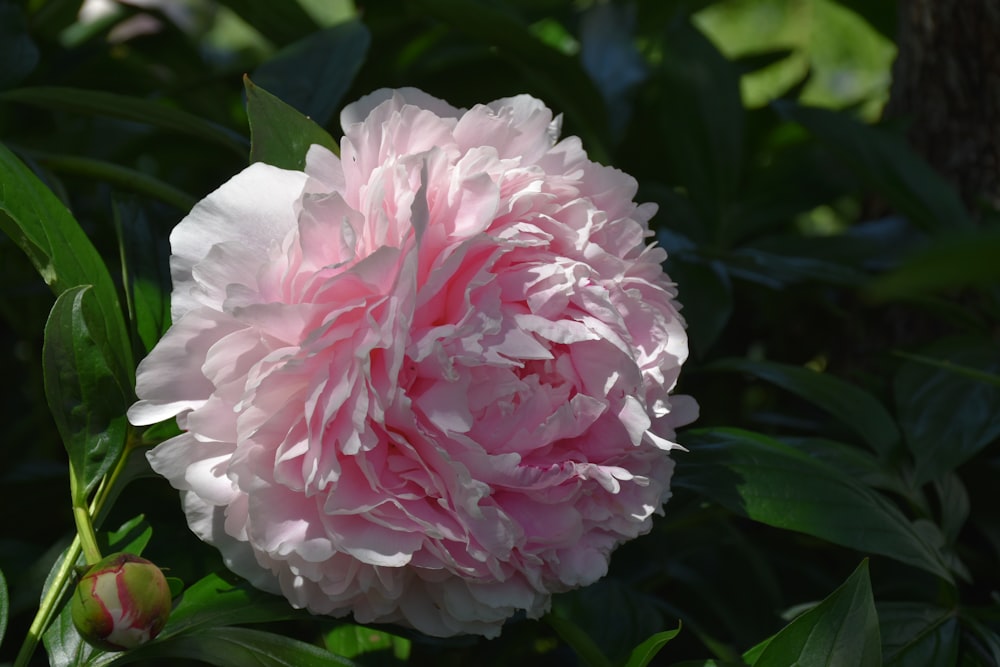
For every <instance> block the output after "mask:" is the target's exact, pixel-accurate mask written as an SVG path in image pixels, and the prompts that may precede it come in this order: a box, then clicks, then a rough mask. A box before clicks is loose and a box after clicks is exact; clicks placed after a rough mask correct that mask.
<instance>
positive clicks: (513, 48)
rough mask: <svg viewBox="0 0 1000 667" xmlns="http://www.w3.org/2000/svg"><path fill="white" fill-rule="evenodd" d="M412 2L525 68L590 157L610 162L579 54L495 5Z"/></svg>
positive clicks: (600, 109) (598, 103)
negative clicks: (558, 45)
mask: <svg viewBox="0 0 1000 667" xmlns="http://www.w3.org/2000/svg"><path fill="white" fill-rule="evenodd" d="M412 4H413V5H414V6H415V7H416V8H417V9H419V10H421V11H422V12H423V13H425V14H428V15H430V16H433V17H435V18H437V19H440V20H442V21H444V22H445V23H447V24H448V25H449V26H451V27H452V28H454V29H456V30H459V31H461V32H464V33H466V34H468V35H470V36H472V37H474V38H475V39H477V40H480V41H482V42H485V43H487V44H490V45H491V46H493V47H494V48H495V49H496V51H497V54H498V55H499V56H500V57H502V58H504V59H506V60H507V61H509V62H510V63H511V64H513V65H514V66H515V67H517V68H518V69H519V70H520V71H521V73H522V75H523V76H524V78H525V80H526V81H528V82H530V83H531V84H533V86H534V87H535V88H537V90H538V91H542V92H544V94H545V95H546V97H547V99H548V100H549V101H550V102H551V103H552V105H553V106H554V107H555V109H556V110H557V111H559V112H562V113H564V114H565V115H566V118H567V120H569V121H570V122H572V124H573V125H574V126H575V128H576V129H577V130H578V131H579V133H580V137H581V139H582V140H583V145H584V147H585V148H586V149H587V153H588V154H589V155H590V157H591V159H594V160H596V161H598V162H607V160H608V155H609V153H608V146H607V144H608V131H609V130H608V127H609V126H608V118H607V110H606V109H605V107H604V103H603V101H602V98H601V93H600V91H598V89H597V86H596V85H594V82H593V81H592V80H591V79H590V77H589V76H588V75H587V73H586V72H585V71H584V69H583V67H582V66H581V65H580V61H579V59H578V58H575V57H573V56H568V55H566V54H565V53H562V52H560V51H558V50H556V49H554V48H552V47H551V46H549V45H548V44H546V43H545V42H543V41H541V40H540V39H539V38H538V37H536V36H535V35H534V34H532V33H531V31H530V30H528V28H527V26H525V25H524V24H523V23H521V22H520V21H518V20H517V19H516V18H514V17H512V16H511V15H510V14H508V13H506V12H504V11H501V10H500V9H497V8H495V7H494V6H493V5H491V4H486V3H475V2H468V1H467V0H414V1H413V3H412Z"/></svg>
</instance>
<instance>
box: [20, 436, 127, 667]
mask: <svg viewBox="0 0 1000 667" xmlns="http://www.w3.org/2000/svg"><path fill="white" fill-rule="evenodd" d="M136 444H137V440H136V439H134V438H133V433H132V430H131V429H129V435H128V439H127V440H126V441H125V447H124V448H123V450H122V454H121V456H120V457H119V458H118V462H117V463H116V465H115V467H114V469H113V470H112V472H111V474H110V475H107V474H106V475H105V476H104V479H102V480H101V483H100V485H99V486H98V488H97V493H96V494H95V496H94V500H93V502H91V503H90V507H85V506H84V507H80V506H78V503H77V502H76V496H77V489H76V475H75V474H73V470H72V469H71V470H70V482H69V484H70V492H71V494H72V495H73V498H74V506H73V518H74V520H75V521H76V536H75V537H74V538H73V542H72V543H71V544H70V545H69V549H68V550H67V551H66V556H65V558H63V561H62V563H60V565H59V569H58V570H57V571H56V573H55V576H53V578H52V584H51V585H50V586H49V588H48V590H46V591H45V594H44V595H43V596H42V601H41V602H40V603H39V605H38V612H37V613H36V614H35V618H34V619H33V620H32V621H31V627H29V628H28V634H27V635H26V636H25V638H24V643H23V644H21V650H20V651H19V652H18V654H17V658H16V659H15V660H14V667H27V665H28V663H29V662H30V661H31V656H32V655H34V653H35V649H36V648H38V643H39V642H40V641H41V640H42V634H43V633H44V632H45V630H46V628H48V627H49V624H50V623H52V619H53V618H54V617H55V614H56V613H57V610H58V608H59V607H60V602H61V601H62V599H63V595H64V594H65V591H66V588H67V587H68V586H69V584H70V582H71V579H72V576H73V571H74V567H75V565H76V561H77V560H78V559H79V558H80V554H81V552H82V553H83V554H85V558H86V560H87V563H88V564H91V563H96V562H97V561H99V560H100V559H101V551H100V549H99V548H98V546H97V536H96V534H95V532H94V523H93V521H92V520H91V517H96V516H98V515H99V513H100V511H101V509H102V508H103V506H104V504H105V503H106V502H107V501H108V500H109V499H110V498H113V497H114V493H115V489H114V487H115V484H116V483H117V482H118V480H119V478H120V477H121V473H122V471H123V470H124V469H125V464H126V462H127V461H128V458H129V455H130V454H131V452H132V450H133V449H134V447H135V445H136Z"/></svg>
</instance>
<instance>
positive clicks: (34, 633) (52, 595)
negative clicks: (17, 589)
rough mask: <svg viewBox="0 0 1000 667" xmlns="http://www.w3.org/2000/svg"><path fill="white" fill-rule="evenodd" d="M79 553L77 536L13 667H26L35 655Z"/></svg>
mask: <svg viewBox="0 0 1000 667" xmlns="http://www.w3.org/2000/svg"><path fill="white" fill-rule="evenodd" d="M80 551H81V546H80V536H79V535H77V536H76V537H75V538H74V539H73V543H72V544H70V545H69V549H67V551H66V556H65V557H64V558H63V561H62V563H61V564H60V565H59V570H58V571H57V572H56V576H55V577H54V578H53V580H52V585H51V586H49V589H48V590H47V591H45V595H44V596H43V597H42V601H41V603H40V604H39V605H38V613H37V614H35V618H34V620H33V621H32V622H31V627H30V628H28V634H27V636H26V637H25V638H24V643H23V644H21V650H20V652H18V654H17V658H16V659H15V660H14V667H27V665H28V662H29V661H30V660H31V656H32V655H33V654H34V653H35V649H36V648H37V647H38V642H40V641H41V640H42V633H44V632H45V629H46V628H47V627H48V626H49V623H51V622H52V617H53V615H54V614H55V610H56V607H57V606H58V604H59V601H60V600H62V597H63V591H64V589H65V588H66V585H67V584H68V583H69V578H70V576H71V575H72V573H73V566H74V565H76V560H77V559H78V558H79V557H80Z"/></svg>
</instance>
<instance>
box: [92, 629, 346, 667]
mask: <svg viewBox="0 0 1000 667" xmlns="http://www.w3.org/2000/svg"><path fill="white" fill-rule="evenodd" d="M162 658H187V659H190V660H199V661H201V662H205V663H208V664H210V665H217V666H218V667H246V665H256V666H257V667H354V666H355V664H356V663H354V662H351V661H350V660H348V659H347V658H342V657H340V656H337V655H334V654H332V653H330V652H329V651H326V650H324V649H321V648H319V647H316V646H313V645H312V644H306V643H305V642H301V641H298V640H296V639H290V638H288V637H283V636H281V635H276V634H272V633H270V632H263V631H261V630H251V629H249V628H228V627H227V628H206V629H205V630H202V631H199V632H189V633H186V634H182V635H176V636H174V637H170V638H168V639H164V640H161V639H160V638H159V637H157V638H156V639H155V640H154V641H152V642H150V643H149V644H146V645H145V646H140V647H139V648H136V649H133V650H131V651H129V652H127V653H124V654H121V656H120V657H118V658H116V659H114V660H112V661H110V662H108V663H106V664H108V665H125V664H129V663H133V662H139V663H143V662H148V661H150V660H153V659H162Z"/></svg>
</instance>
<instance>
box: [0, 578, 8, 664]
mask: <svg viewBox="0 0 1000 667" xmlns="http://www.w3.org/2000/svg"><path fill="white" fill-rule="evenodd" d="M9 614H10V595H9V593H8V592H7V579H5V578H4V576H3V570H0V646H3V636H4V635H5V634H7V616H8V615H9Z"/></svg>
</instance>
